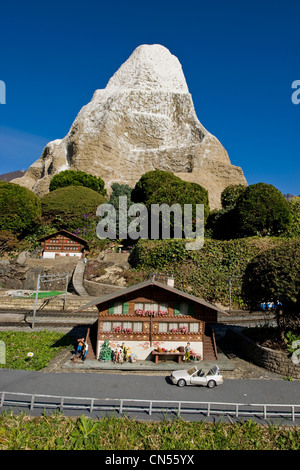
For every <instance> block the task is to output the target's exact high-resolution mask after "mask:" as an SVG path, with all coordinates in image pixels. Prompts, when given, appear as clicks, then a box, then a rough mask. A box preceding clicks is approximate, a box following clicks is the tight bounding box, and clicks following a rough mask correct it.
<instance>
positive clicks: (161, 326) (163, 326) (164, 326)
mask: <svg viewBox="0 0 300 470" xmlns="http://www.w3.org/2000/svg"><path fill="white" fill-rule="evenodd" d="M158 331H159V333H167V331H169V327H168V323H165V322H159V324H158Z"/></svg>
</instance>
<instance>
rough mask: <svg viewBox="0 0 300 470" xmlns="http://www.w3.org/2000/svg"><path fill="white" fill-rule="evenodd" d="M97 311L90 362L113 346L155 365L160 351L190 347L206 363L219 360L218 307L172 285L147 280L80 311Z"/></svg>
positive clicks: (91, 329)
mask: <svg viewBox="0 0 300 470" xmlns="http://www.w3.org/2000/svg"><path fill="white" fill-rule="evenodd" d="M93 305H96V306H97V308H98V311H99V314H98V320H97V321H96V323H95V324H94V325H93V326H92V327H91V328H90V329H89V333H88V342H89V344H90V349H89V358H96V359H98V358H99V353H100V350H101V346H102V344H103V342H104V341H105V340H108V341H109V343H110V346H111V348H112V349H114V348H115V347H116V346H117V345H118V344H119V345H121V344H122V343H124V344H125V347H129V348H130V349H131V351H132V352H134V353H135V356H136V358H137V359H140V360H145V359H151V356H152V351H153V350H154V349H157V348H160V349H165V350H168V351H174V350H175V349H177V348H178V347H179V346H181V347H185V346H186V344H187V343H188V342H189V343H190V347H191V350H192V351H193V352H194V353H195V354H196V355H197V356H201V359H206V360H215V359H217V349H216V344H215V338H214V332H213V329H212V328H211V326H208V324H209V325H211V324H213V323H217V321H218V312H222V313H224V312H223V311H222V310H221V309H219V308H218V307H216V306H214V305H212V304H210V303H208V302H206V301H205V300H203V299H200V298H198V297H196V296H194V295H190V294H187V293H186V292H183V291H181V290H178V289H176V288H175V287H172V286H170V285H167V284H163V283H160V282H157V281H155V280H148V281H144V282H141V283H139V284H136V285H134V286H131V287H128V288H126V289H122V290H120V291H118V292H117V293H113V294H109V295H106V296H105V297H101V298H99V299H95V300H94V301H93V302H90V303H89V304H86V305H85V306H83V307H82V308H81V309H80V310H84V309H85V308H87V307H90V306H93Z"/></svg>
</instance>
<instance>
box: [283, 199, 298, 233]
mask: <svg viewBox="0 0 300 470" xmlns="http://www.w3.org/2000/svg"><path fill="white" fill-rule="evenodd" d="M288 204H289V207H290V211H291V223H290V225H289V226H288V227H287V230H286V235H287V236H289V237H300V197H296V198H294V199H292V200H291V201H289V202H288Z"/></svg>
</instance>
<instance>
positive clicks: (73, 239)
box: [39, 230, 88, 258]
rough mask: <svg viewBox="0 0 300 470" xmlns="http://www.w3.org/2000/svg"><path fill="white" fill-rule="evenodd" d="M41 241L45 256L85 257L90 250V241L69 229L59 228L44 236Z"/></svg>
mask: <svg viewBox="0 0 300 470" xmlns="http://www.w3.org/2000/svg"><path fill="white" fill-rule="evenodd" d="M39 242H40V243H41V247H42V249H43V258H57V257H59V256H77V257H79V258H84V257H85V253H86V252H87V251H88V242H87V241H86V240H84V239H83V238H80V237H78V236H77V235H74V234H73V233H70V232H68V231H67V230H59V231H58V232H55V233H52V234H51V235H47V236H45V237H42V238H40V239H39Z"/></svg>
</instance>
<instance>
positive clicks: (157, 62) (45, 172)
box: [14, 45, 247, 208]
mask: <svg viewBox="0 0 300 470" xmlns="http://www.w3.org/2000/svg"><path fill="white" fill-rule="evenodd" d="M66 169H72V170H82V171H85V172H88V173H91V174H94V175H96V176H100V177H101V178H102V179H103V180H104V181H105V184H106V188H107V189H108V191H109V188H110V186H111V184H112V183H114V182H118V183H122V184H128V185H129V186H131V187H133V186H134V185H135V183H136V182H137V181H138V180H139V178H140V177H141V176H142V175H143V174H144V173H146V172H147V171H150V170H154V169H160V170H168V171H171V172H172V173H175V174H176V175H178V176H179V177H180V178H182V179H183V180H186V181H192V182H196V183H199V184H201V185H202V186H204V187H205V188H206V189H207V190H208V192H209V199H210V207H211V208H217V207H220V194H221V192H222V191H223V189H224V188H225V187H227V186H229V185H230V184H245V185H246V184H247V183H246V180H245V177H244V175H243V172H242V170H241V168H239V167H236V166H233V165H231V163H230V160H229V157H228V154H227V152H226V150H225V149H224V148H223V147H222V145H221V144H220V142H219V141H218V139H216V137H214V136H213V135H211V134H210V133H209V132H208V131H207V130H206V129H205V128H204V127H203V126H202V124H201V123H200V122H199V120H198V118H197V116H196V113H195V110H194V105H193V101H192V97H191V95H190V93H189V90H188V87H187V84H186V81H185V78H184V75H183V72H182V68H181V65H180V63H179V61H178V59H177V58H176V57H175V56H173V55H172V54H171V53H170V52H169V51H168V49H166V48H165V47H163V46H160V45H142V46H139V47H138V48H137V49H136V50H135V51H134V52H133V54H132V55H131V56H130V57H129V59H128V60H127V61H126V62H125V63H124V64H123V65H122V66H121V67H120V68H119V70H118V71H117V72H116V73H115V74H114V75H113V77H112V78H111V79H110V80H109V82H108V84H107V86H106V88H105V89H104V90H97V91H96V92H95V93H94V96H93V98H92V100H91V102H90V103H88V104H87V105H86V106H84V107H83V108H82V109H81V111H80V112H79V114H78V116H77V117H76V119H75V121H74V123H73V125H72V127H71V129H70V131H69V133H68V134H67V135H66V137H65V138H64V139H62V140H55V141H53V142H50V143H49V144H48V145H47V146H46V147H45V149H44V151H43V153H42V155H41V157H40V158H39V159H38V160H37V161H36V162H35V163H33V164H32V165H31V166H30V168H29V169H28V171H27V172H26V174H25V175H24V176H23V177H22V178H17V179H15V180H14V182H15V183H18V184H20V185H22V186H26V187H28V188H29V189H31V190H33V191H34V192H35V193H36V194H38V195H43V194H45V193H47V192H48V191H49V181H50V180H51V178H52V177H53V175H54V174H55V173H58V172H60V171H63V170H66Z"/></svg>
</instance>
